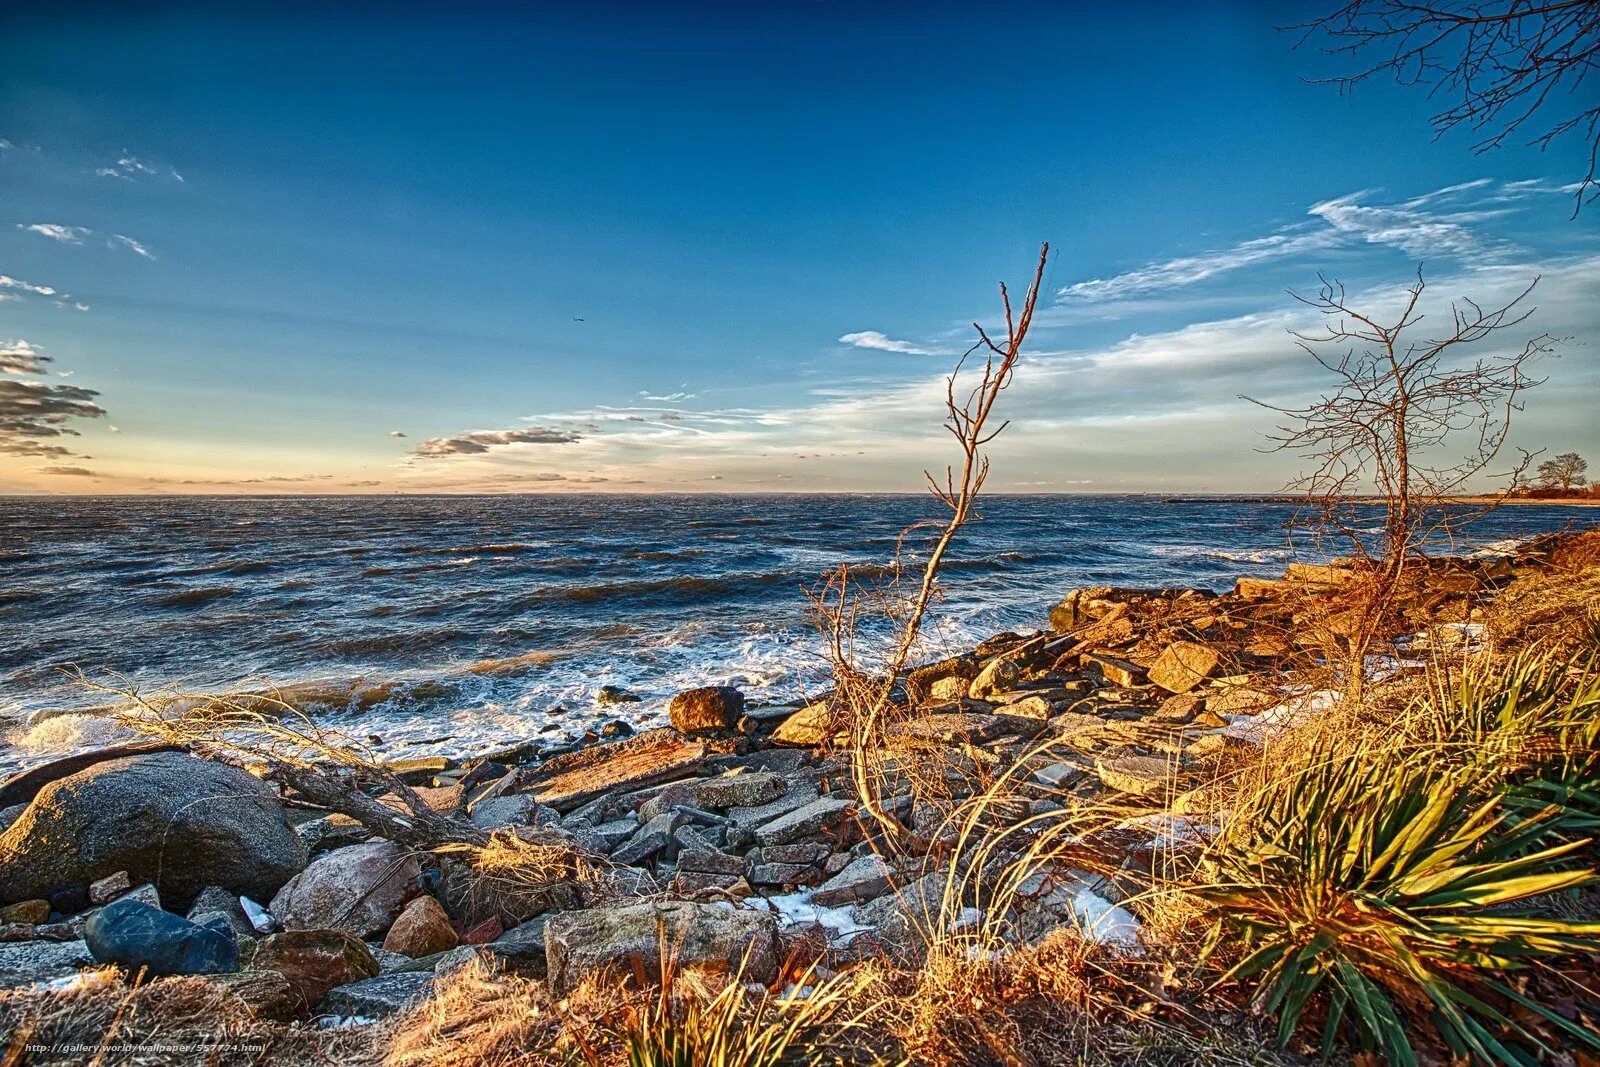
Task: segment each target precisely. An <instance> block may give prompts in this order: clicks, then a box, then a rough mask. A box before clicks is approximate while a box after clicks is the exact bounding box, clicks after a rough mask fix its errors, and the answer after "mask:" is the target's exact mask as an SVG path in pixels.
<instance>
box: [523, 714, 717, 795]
mask: <svg viewBox="0 0 1600 1067" xmlns="http://www.w3.org/2000/svg"><path fill="white" fill-rule="evenodd" d="M705 759H706V746H705V745H704V744H702V743H700V742H699V741H690V740H688V739H686V738H684V737H683V736H682V735H680V734H679V733H678V732H677V731H676V730H669V729H665V728H663V729H659V730H650V731H647V732H645V733H642V734H639V735H638V736H636V737H630V738H628V739H627V740H625V741H613V742H610V743H607V744H603V745H592V746H590V747H588V748H583V749H579V750H578V751H576V752H568V753H566V754H565V755H561V756H556V757H555V758H553V759H551V760H550V761H549V762H547V763H545V764H544V765H543V766H542V767H540V768H539V769H538V770H536V771H534V772H533V773H532V774H531V775H529V776H528V781H527V785H526V786H524V788H525V789H526V791H527V792H529V793H532V794H533V798H534V799H535V800H537V801H538V802H539V803H541V804H547V805H549V806H550V807H552V808H555V809H556V810H557V811H570V810H571V809H573V808H576V807H578V806H579V805H580V804H583V803H584V802H585V801H589V800H593V799H594V798H595V797H598V796H600V795H602V794H604V793H609V792H612V791H614V790H617V791H620V790H628V789H641V788H643V787H644V786H647V785H654V784H655V783H657V782H664V781H669V780H671V779H673V778H679V777H683V776H684V775H688V774H692V773H693V772H694V771H695V770H696V769H697V768H698V767H699V766H700V765H701V764H702V763H704V762H705Z"/></svg>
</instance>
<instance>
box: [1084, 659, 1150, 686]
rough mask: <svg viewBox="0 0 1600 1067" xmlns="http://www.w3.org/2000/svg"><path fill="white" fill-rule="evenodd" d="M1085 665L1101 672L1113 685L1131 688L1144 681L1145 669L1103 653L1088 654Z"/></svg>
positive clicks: (1101, 675)
mask: <svg viewBox="0 0 1600 1067" xmlns="http://www.w3.org/2000/svg"><path fill="white" fill-rule="evenodd" d="M1083 663H1084V665H1085V666H1086V667H1093V668H1094V669H1095V670H1096V671H1099V672H1100V677H1102V678H1104V679H1105V680H1106V681H1107V682H1109V683H1110V684H1112V685H1120V686H1123V687H1124V688H1131V687H1133V686H1136V685H1138V684H1139V683H1140V682H1141V681H1142V680H1143V675H1144V668H1142V667H1140V666H1139V665H1138V664H1137V663H1134V662H1132V661H1130V660H1125V659H1122V658H1120V657H1118V656H1108V655H1106V654H1105V653H1103V652H1086V653H1084V656H1083Z"/></svg>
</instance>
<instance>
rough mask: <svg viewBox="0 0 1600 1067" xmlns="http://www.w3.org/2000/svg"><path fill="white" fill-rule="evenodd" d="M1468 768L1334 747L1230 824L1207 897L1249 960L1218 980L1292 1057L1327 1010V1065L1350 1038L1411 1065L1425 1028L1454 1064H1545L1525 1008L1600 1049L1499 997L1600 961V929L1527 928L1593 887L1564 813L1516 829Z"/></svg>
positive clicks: (1598, 1042)
mask: <svg viewBox="0 0 1600 1067" xmlns="http://www.w3.org/2000/svg"><path fill="white" fill-rule="evenodd" d="M1480 785H1481V781H1480V776H1479V774H1478V772H1477V771H1476V770H1475V769H1474V768H1472V767H1470V766H1461V765H1455V766H1451V765H1447V764H1446V765H1441V764H1440V762H1439V761H1437V760H1436V759H1434V758H1433V754H1432V753H1426V752H1418V751H1416V750H1403V749H1400V748H1392V749H1383V750H1373V749H1367V750H1356V751H1346V750H1340V749H1339V748H1338V747H1337V745H1336V743H1334V742H1328V743H1324V744H1323V745H1322V746H1321V747H1320V749H1319V750H1315V751H1313V752H1312V754H1311V755H1310V756H1309V757H1308V759H1307V761H1306V762H1305V764H1304V765H1303V766H1301V767H1300V768H1299V769H1297V770H1295V771H1294V772H1291V773H1285V774H1283V775H1281V776H1280V777H1278V778H1277V779H1276V780H1274V781H1273V782H1271V783H1270V784H1269V785H1268V786H1267V787H1266V788H1265V789H1264V790H1263V791H1262V792H1261V793H1260V794H1259V795H1258V796H1257V797H1255V798H1254V799H1253V800H1252V801H1250V802H1249V803H1247V804H1245V805H1244V806H1243V807H1242V808H1241V810H1239V811H1237V812H1236V813H1235V815H1236V817H1235V820H1234V822H1233V823H1232V824H1231V825H1230V828H1229V830H1228V831H1227V832H1225V833H1224V834H1222V835H1221V836H1220V837H1219V838H1218V839H1217V840H1216V841H1215V842H1214V843H1213V845H1212V847H1211V848H1210V849H1209V851H1208V854H1207V856H1206V859H1205V861H1204V863H1203V864H1202V866H1201V870H1202V872H1203V879H1204V884H1202V885H1200V886H1198V887H1197V889H1196V894H1197V895H1198V896H1199V897H1200V898H1201V899H1202V900H1204V901H1206V902H1208V903H1209V904H1210V905H1212V906H1213V908H1214V909H1215V910H1214V911H1213V915H1214V916H1215V918H1214V924H1213V927H1212V929H1211V931H1210V936H1209V937H1208V942H1207V949H1206V954H1207V955H1208V956H1210V955H1211V954H1212V953H1214V952H1215V951H1216V949H1217V948H1218V947H1219V946H1220V945H1221V944H1223V943H1224V942H1225V935H1228V934H1230V933H1231V934H1233V935H1235V936H1237V937H1238V938H1240V939H1242V941H1243V942H1244V944H1245V947H1246V950H1247V954H1246V955H1245V956H1244V958H1243V959H1242V960H1240V961H1239V962H1238V963H1236V964H1235V965H1234V966H1233V967H1232V968H1231V969H1229V970H1228V972H1227V973H1226V975H1225V976H1224V980H1229V979H1249V980H1253V981H1254V982H1255V983H1256V987H1257V988H1256V994H1255V1001H1256V1003H1257V1005H1258V1006H1259V1008H1260V1009H1261V1010H1263V1011H1265V1012H1267V1013H1269V1014H1276V1016H1277V1018H1278V1024H1279V1025H1278V1037H1279V1040H1280V1041H1282V1042H1285V1043H1287V1042H1288V1040H1289V1039H1290V1037H1291V1036H1292V1035H1293V1034H1294V1032H1295V1031H1296V1029H1297V1028H1298V1027H1299V1025H1300V1023H1301V1021H1302V1018H1303V1016H1304V1015H1305V1013H1306V1011H1307V1009H1308V1008H1309V1007H1310V1006H1311V1005H1312V1004H1313V998H1315V997H1317V996H1318V994H1322V995H1323V998H1324V1010H1325V1012H1326V1023H1325V1026H1324V1035H1323V1047H1324V1048H1330V1047H1331V1046H1332V1045H1333V1043H1334V1038H1335V1036H1336V1035H1337V1034H1338V1033H1339V1032H1340V1031H1341V1029H1342V1028H1343V1027H1344V1026H1345V1025H1346V1024H1347V1023H1348V1025H1349V1027H1350V1029H1351V1030H1353V1031H1354V1033H1355V1036H1356V1038H1357V1040H1358V1041H1359V1043H1360V1044H1361V1045H1362V1046H1363V1047H1365V1048H1374V1047H1375V1048H1377V1049H1378V1050H1379V1051H1381V1052H1382V1054H1383V1055H1384V1056H1385V1058H1386V1059H1387V1060H1388V1061H1389V1062H1390V1063H1393V1064H1402V1065H1414V1064H1416V1063H1417V1056H1416V1053H1415V1051H1414V1050H1413V1047H1412V1044H1411V1041H1410V1038H1409V1037H1408V1036H1407V1031H1408V1029H1410V1028H1412V1027H1415V1026H1417V1025H1419V1024H1421V1023H1422V1020H1424V1019H1427V1020H1430V1021H1431V1023H1432V1025H1433V1027H1434V1028H1435V1029H1436V1030H1437V1032H1438V1034H1439V1036H1440V1037H1441V1038H1442V1039H1443V1041H1444V1042H1445V1044H1446V1045H1448V1046H1449V1048H1450V1049H1451V1050H1452V1051H1453V1052H1454V1053H1456V1054H1457V1055H1463V1056H1473V1057H1476V1058H1478V1059H1481V1060H1484V1061H1488V1062H1503V1063H1516V1064H1523V1063H1529V1064H1531V1063H1533V1062H1534V1059H1533V1056H1534V1055H1535V1054H1537V1053H1541V1052H1542V1053H1549V1052H1550V1049H1549V1048H1548V1046H1547V1045H1546V1043H1545V1042H1544V1041H1543V1039H1542V1038H1541V1037H1540V1036H1539V1035H1538V1034H1535V1033H1534V1032H1533V1031H1532V1030H1530V1029H1529V1028H1528V1027H1527V1026H1524V1025H1523V1024H1522V1023H1521V1022H1519V1021H1518V1019H1517V1018H1515V1017H1514V1012H1515V1011H1516V1008H1514V1007H1513V1005H1516V1006H1517V1007H1520V1008H1521V1009H1526V1010H1527V1011H1530V1012H1532V1013H1533V1014H1534V1015H1537V1016H1539V1017H1540V1018H1542V1019H1543V1020H1544V1021H1545V1022H1547V1023H1548V1024H1549V1025H1550V1027H1552V1028H1553V1029H1555V1030H1559V1031H1563V1032H1564V1034H1565V1036H1566V1037H1568V1038H1570V1040H1571V1041H1572V1042H1574V1043H1582V1044H1585V1045H1588V1046H1589V1047H1591V1048H1600V1037H1597V1036H1596V1035H1595V1034H1593V1033H1591V1032H1589V1031H1588V1030H1586V1029H1584V1028H1582V1027H1581V1026H1579V1025H1577V1024H1575V1023H1572V1022H1569V1021H1568V1020H1566V1019H1564V1018H1562V1017H1561V1016H1560V1015H1558V1014H1556V1013H1555V1012H1554V1011H1552V1010H1550V1009H1549V1008H1546V1007H1545V1006H1543V1005H1540V1004H1538V1003H1536V1002H1534V1001H1533V1000H1531V999H1529V998H1528V997H1527V996H1525V995H1524V994H1522V993H1521V992H1519V991H1518V990H1517V989H1515V988H1513V986H1512V985H1511V984H1510V983H1509V982H1508V981H1506V979H1505V977H1504V974H1505V972H1507V971H1513V970H1517V969H1520V968H1523V967H1526V966H1529V965H1531V964H1533V963H1535V962H1536V961H1546V962H1554V961H1556V960H1559V959H1560V958H1562V957H1570V956H1573V955H1576V954H1580V953H1584V952H1589V951H1593V950H1594V947H1595V941H1594V940H1593V939H1594V938H1596V937H1597V936H1600V923H1578V922H1566V921H1560V920H1555V919H1543V918H1535V917H1531V916H1529V915H1527V914H1525V913H1521V912H1518V911H1517V910H1514V909H1515V908H1516V906H1517V905H1519V904H1522V903H1525V902H1527V901H1528V900H1530V899H1531V898H1533V897H1536V896H1539V895H1542V894H1545V893H1552V892H1557V891H1560V890H1565V889H1571V888H1575V887H1578V886H1584V885H1588V884H1591V883H1593V882H1595V881H1597V880H1600V878H1597V876H1596V874H1595V873H1594V872H1593V871H1591V870H1588V869H1584V868H1582V867H1581V866H1577V865H1575V863H1574V861H1573V854H1574V853H1575V852H1577V851H1578V850H1579V849H1581V848H1582V847H1584V846H1585V845H1586V844H1587V843H1588V842H1587V840H1585V839H1575V840H1574V839H1568V840H1562V841H1560V843H1557V844H1554V845H1551V844H1548V842H1549V841H1551V840H1557V837H1556V836H1555V833H1556V831H1558V830H1560V829H1561V822H1562V819H1563V815H1564V813H1563V811H1562V810H1561V809H1559V808H1556V807H1547V808H1544V809H1542V810H1540V811H1538V812H1532V813H1525V814H1524V815H1523V817H1521V818H1518V819H1513V818H1511V816H1510V813H1509V812H1508V811H1507V809H1506V806H1505V804H1504V802H1503V797H1502V795H1500V794H1499V793H1497V792H1489V793H1488V794H1487V795H1486V794H1485V791H1484V790H1482V789H1481V788H1480Z"/></svg>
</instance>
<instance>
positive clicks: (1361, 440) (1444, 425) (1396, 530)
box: [1246, 271, 1555, 699]
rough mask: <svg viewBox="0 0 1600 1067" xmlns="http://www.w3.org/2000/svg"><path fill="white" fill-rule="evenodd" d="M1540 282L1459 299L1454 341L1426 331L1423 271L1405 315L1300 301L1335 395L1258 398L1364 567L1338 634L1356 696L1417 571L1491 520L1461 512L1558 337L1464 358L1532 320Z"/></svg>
mask: <svg viewBox="0 0 1600 1067" xmlns="http://www.w3.org/2000/svg"><path fill="white" fill-rule="evenodd" d="M1537 284H1538V279H1537V278H1535V279H1534V280H1533V281H1532V282H1531V283H1529V285H1528V286H1527V288H1525V289H1523V290H1522V291H1521V292H1520V293H1519V294H1518V295H1517V296H1516V297H1515V298H1514V299H1512V300H1511V301H1509V302H1507V303H1505V304H1503V305H1501V306H1499V307H1497V308H1494V309H1492V310H1485V309H1484V308H1483V307H1481V306H1480V305H1478V304H1476V303H1474V302H1473V301H1471V300H1461V301H1459V302H1457V303H1452V304H1451V306H1450V321H1449V326H1448V328H1447V329H1446V330H1444V331H1443V333H1442V334H1441V335H1429V334H1426V333H1424V332H1423V331H1422V322H1423V320H1424V317H1425V316H1424V314H1423V311H1422V309H1421V302H1422V296H1423V291H1424V288H1425V284H1424V282H1423V278H1422V274H1421V272H1420V271H1419V272H1418V274H1417V280H1416V282H1415V283H1414V284H1412V285H1410V286H1408V287H1407V288H1406V290H1405V296H1404V299H1403V300H1402V301H1401V308H1400V310H1399V312H1398V314H1397V315H1395V316H1394V317H1392V318H1388V319H1380V318H1379V317H1377V315H1376V314H1373V313H1367V312H1363V311H1360V310H1357V309H1356V308H1355V307H1353V306H1352V303H1351V301H1350V299H1349V296H1348V294H1347V293H1346V291H1345V288H1344V286H1343V285H1341V284H1340V283H1339V282H1337V281H1330V280H1328V279H1326V278H1324V279H1322V285H1321V287H1320V289H1319V290H1318V291H1317V293H1316V295H1314V296H1305V295H1302V294H1299V293H1293V294H1291V295H1293V296H1294V298H1295V299H1296V300H1298V301H1300V302H1301V303H1302V304H1305V305H1306V306H1308V307H1310V308H1312V309H1314V310H1315V311H1317V312H1318V313H1319V314H1321V315H1322V316H1323V318H1324V319H1325V321H1326V324H1325V325H1324V326H1323V327H1322V328H1321V329H1319V330H1316V331H1310V332H1295V333H1294V337H1295V340H1296V342H1297V344H1298V345H1299V347H1300V348H1301V349H1302V350H1303V351H1305V352H1306V353H1307V354H1308V355H1310V356H1311V358H1312V359H1314V360H1315V361H1316V363H1317V365H1318V366H1319V367H1320V368H1322V370H1323V371H1325V372H1327V374H1328V375H1329V376H1330V377H1331V378H1332V380H1333V383H1334V386H1333V388H1332V389H1331V391H1329V392H1326V393H1324V394H1322V395H1321V396H1319V397H1318V398H1317V399H1316V400H1315V401H1313V402H1311V403H1310V404H1307V405H1305V406H1303V407H1285V406H1279V405H1276V404H1269V403H1265V402H1263V401H1260V400H1253V399H1252V402H1253V403H1256V404H1258V405H1260V406H1262V407H1265V408H1267V409H1268V410H1271V411H1273V412H1276V413H1277V414H1278V415H1279V416H1281V417H1282V418H1283V420H1284V421H1283V422H1282V424H1281V425H1279V426H1278V428H1277V430H1276V431H1275V432H1274V433H1272V434H1269V435H1268V436H1269V440H1270V441H1271V448H1272V449H1273V450H1283V451H1291V452H1296V453H1299V454H1300V455H1302V456H1303V457H1304V458H1305V459H1306V460H1307V461H1308V463H1309V469H1308V470H1307V471H1306V472H1305V473H1303V474H1301V475H1300V476H1299V477H1298V478H1296V479H1295V480H1294V481H1293V482H1291V483H1290V486H1289V488H1290V489H1291V490H1294V491H1297V492H1300V493H1304V494H1305V496H1306V498H1307V501H1308V502H1309V504H1310V505H1311V507H1312V508H1313V510H1314V512H1315V513H1316V516H1317V521H1316V523H1315V526H1316V528H1317V529H1318V530H1332V531H1334V532H1335V533H1336V535H1337V536H1338V537H1339V539H1340V540H1341V541H1342V542H1343V543H1344V544H1345V546H1346V547H1347V548H1348V550H1349V552H1350V554H1351V556H1352V557H1353V558H1354V559H1355V560H1356V561H1357V564H1358V566H1357V567H1356V575H1357V578H1356V581H1354V582H1353V583H1351V585H1350V587H1349V588H1348V589H1347V590H1346V592H1345V596H1344V597H1343V599H1342V601H1341V603H1340V604H1339V610H1340V611H1341V613H1342V617H1341V619H1340V623H1339V625H1338V626H1337V627H1336V628H1335V629H1336V632H1337V635H1338V637H1339V639H1340V641H1341V642H1342V645H1343V647H1342V648H1341V649H1340V652H1341V653H1342V659H1343V665H1344V668H1345V674H1346V685H1347V686H1348V687H1349V691H1350V692H1351V693H1352V695H1353V696H1355V697H1356V698H1357V699H1359V696H1360V693H1361V690H1362V685H1363V678H1364V665H1365V662H1366V656H1367V653H1368V651H1369V649H1370V648H1372V646H1373V644H1374V642H1375V641H1376V640H1378V639H1380V638H1381V637H1383V636H1385V635H1386V634H1387V633H1388V631H1389V628H1390V624H1391V623H1392V621H1393V611H1394V601H1395V596H1396V593H1397V592H1398V591H1399V590H1400V589H1401V588H1402V586H1403V583H1404V582H1405V580H1406V577H1407V575H1406V568H1407V567H1408V565H1410V564H1411V563H1412V562H1413V561H1414V560H1416V559H1418V558H1419V557H1420V556H1422V555H1423V553H1424V549H1425V546H1426V545H1427V544H1428V543H1429V542H1430V541H1432V540H1434V539H1436V538H1440V537H1449V536H1450V535H1452V534H1453V533H1454V532H1455V531H1456V530H1458V529H1459V528H1460V527H1461V526H1462V525H1464V524H1466V523H1468V522H1471V521H1473V520H1474V519H1476V518H1479V517H1481V516H1482V514H1483V511H1484V510H1486V509H1484V508H1464V507H1461V506H1460V505H1456V506H1454V507H1452V506H1450V505H1451V503H1452V498H1454V497H1457V496H1459V495H1460V494H1462V493H1464V492H1466V491H1468V490H1469V489H1470V488H1471V486H1470V483H1472V482H1474V481H1476V480H1478V479H1479V478H1481V477H1486V476H1489V469H1490V467H1491V466H1493V465H1495V462H1496V459H1497V457H1498V456H1499V455H1500V454H1501V452H1502V451H1503V450H1504V448H1505V445H1506V439H1507V436H1508V434H1509V432H1510V428H1511V420H1512V416H1513V415H1514V414H1515V413H1516V412H1517V411H1520V410H1521V408H1522V403H1521V396H1522V393H1523V391H1524V390H1526V389H1528V388H1531V387H1532V386H1535V385H1537V384H1539V379H1536V378H1533V377H1531V376H1530V375H1529V374H1528V366H1529V364H1530V363H1531V362H1532V361H1534V360H1535V359H1537V358H1538V357H1539V356H1541V355H1543V354H1545V353H1547V352H1549V351H1551V350H1552V348H1553V347H1554V344H1555V338H1553V337H1551V336H1549V335H1547V334H1541V335H1539V336H1537V337H1534V338H1533V339H1531V340H1528V341H1525V342H1523V343H1522V344H1521V345H1520V346H1519V347H1516V348H1512V349H1506V350H1500V351H1492V352H1490V353H1489V354H1487V355H1482V356H1475V355H1474V354H1472V353H1469V352H1467V351H1465V350H1467V349H1469V348H1473V347H1474V346H1478V347H1479V348H1481V347H1483V346H1493V345H1494V343H1495V342H1496V341H1497V340H1498V335H1500V334H1502V333H1504V332H1505V331H1507V330H1512V329H1515V328H1516V327H1518V326H1520V325H1522V324H1523V323H1524V322H1526V321H1527V320H1528V318H1529V316H1531V315H1532V314H1533V312H1534V310H1535V309H1534V308H1533V307H1531V306H1528V305H1527V303H1526V302H1527V298H1528V297H1529V295H1530V294H1531V293H1532V291H1533V288H1534V286H1535V285H1537ZM1476 350H1477V349H1474V352H1475V351H1476ZM1246 399H1251V398H1248V397H1247V398H1246ZM1530 459H1531V457H1529V456H1527V454H1526V453H1524V454H1523V457H1522V459H1521V460H1520V461H1518V462H1516V463H1514V464H1513V465H1512V468H1513V469H1512V470H1510V471H1508V472H1505V474H1504V477H1506V478H1508V479H1509V480H1510V481H1511V482H1512V483H1513V484H1515V483H1516V482H1517V481H1519V480H1520V478H1521V475H1522V472H1523V471H1524V470H1525V469H1526V468H1527V465H1528V462H1529V460H1530ZM1368 493H1375V494H1376V495H1377V498H1378V499H1377V503H1378V505H1379V506H1381V507H1382V509H1383V522H1382V525H1381V527H1380V528H1379V530H1378V531H1377V537H1376V539H1374V538H1373V537H1372V536H1371V535H1370V534H1369V533H1368V528H1369V526H1370V509H1369V508H1366V507H1363V506H1362V505H1361V503H1360V502H1359V501H1358V499H1357V498H1359V497H1361V496H1363V495H1364V494H1368ZM1492 506H1493V505H1492V504H1491V505H1489V507H1492Z"/></svg>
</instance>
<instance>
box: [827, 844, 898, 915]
mask: <svg viewBox="0 0 1600 1067" xmlns="http://www.w3.org/2000/svg"><path fill="white" fill-rule="evenodd" d="M894 875H895V872H894V868H892V867H890V866H889V865H888V864H887V863H885V862H884V860H883V857H882V856H862V857H861V858H860V859H858V860H853V861H851V863H850V864H849V865H848V866H846V867H845V869H844V870H842V871H840V872H839V873H838V874H836V875H834V876H833V877H832V878H829V879H828V880H827V881H826V882H823V883H822V884H821V885H820V886H818V887H817V888H816V890H815V891H814V892H813V893H812V894H811V902H812V903H813V904H817V905H820V906H822V907H824V908H833V907H838V906H839V905H840V904H853V903H855V902H857V901H862V900H871V899H873V898H874V897H880V896H882V895H883V894H885V893H887V892H888V891H889V890H891V889H893V888H894Z"/></svg>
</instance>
